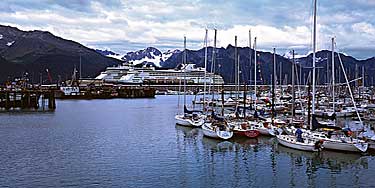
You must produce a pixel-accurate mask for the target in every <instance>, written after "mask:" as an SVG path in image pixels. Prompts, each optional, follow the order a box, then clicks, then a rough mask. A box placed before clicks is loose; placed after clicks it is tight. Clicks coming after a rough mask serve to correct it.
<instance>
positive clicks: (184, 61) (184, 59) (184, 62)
mask: <svg viewBox="0 0 375 188" xmlns="http://www.w3.org/2000/svg"><path fill="white" fill-rule="evenodd" d="M182 63H183V67H184V70H183V71H184V106H186V36H184V58H183V62H182Z"/></svg>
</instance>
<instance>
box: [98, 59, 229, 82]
mask: <svg viewBox="0 0 375 188" xmlns="http://www.w3.org/2000/svg"><path fill="white" fill-rule="evenodd" d="M205 71H206V70H205V69H204V68H201V67H196V66H195V65H194V64H186V65H182V66H181V69H179V70H177V69H156V68H155V67H147V66H143V67H136V66H134V65H133V64H123V65H119V66H116V67H107V68H106V70H105V71H104V72H102V73H101V74H100V75H99V76H97V77H96V79H99V80H103V81H104V82H107V83H108V82H109V83H123V84H145V83H147V84H179V83H183V81H184V80H186V83H187V84H204V83H206V84H224V80H223V78H222V77H221V76H220V75H217V74H214V73H209V72H206V79H205V77H204V74H205Z"/></svg>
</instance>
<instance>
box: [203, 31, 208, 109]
mask: <svg viewBox="0 0 375 188" xmlns="http://www.w3.org/2000/svg"><path fill="white" fill-rule="evenodd" d="M207 36H208V30H207V29H206V35H205V37H204V83H203V110H204V109H205V108H206V82H207Z"/></svg>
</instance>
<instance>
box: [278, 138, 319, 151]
mask: <svg viewBox="0 0 375 188" xmlns="http://www.w3.org/2000/svg"><path fill="white" fill-rule="evenodd" d="M276 137H277V141H278V142H279V144H281V145H283V146H286V147H289V148H293V149H297V150H302V151H319V150H318V149H316V147H315V144H314V143H304V142H297V139H296V137H295V136H290V135H276Z"/></svg>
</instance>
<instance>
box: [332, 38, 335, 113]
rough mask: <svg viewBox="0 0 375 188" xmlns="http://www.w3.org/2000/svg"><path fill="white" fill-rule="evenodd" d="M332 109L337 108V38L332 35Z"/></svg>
mask: <svg viewBox="0 0 375 188" xmlns="http://www.w3.org/2000/svg"><path fill="white" fill-rule="evenodd" d="M332 109H333V113H335V112H336V110H335V38H334V37H332Z"/></svg>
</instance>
